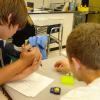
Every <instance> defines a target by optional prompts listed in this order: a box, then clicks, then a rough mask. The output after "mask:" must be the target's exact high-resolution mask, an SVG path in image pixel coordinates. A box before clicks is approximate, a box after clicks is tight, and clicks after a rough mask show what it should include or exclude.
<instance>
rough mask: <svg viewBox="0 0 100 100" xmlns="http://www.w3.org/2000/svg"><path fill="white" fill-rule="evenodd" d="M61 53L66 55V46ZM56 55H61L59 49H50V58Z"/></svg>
mask: <svg viewBox="0 0 100 100" xmlns="http://www.w3.org/2000/svg"><path fill="white" fill-rule="evenodd" d="M61 55H62V56H66V49H65V48H64V49H62V51H61ZM56 56H59V50H54V51H50V52H49V55H48V58H52V57H56Z"/></svg>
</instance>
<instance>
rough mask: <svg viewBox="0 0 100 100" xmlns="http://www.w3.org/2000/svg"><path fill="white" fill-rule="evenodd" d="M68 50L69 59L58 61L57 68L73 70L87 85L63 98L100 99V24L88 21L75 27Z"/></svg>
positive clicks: (66, 70)
mask: <svg viewBox="0 0 100 100" xmlns="http://www.w3.org/2000/svg"><path fill="white" fill-rule="evenodd" d="M66 51H67V54H68V59H65V60H64V59H63V60H60V61H58V62H56V64H55V69H56V70H57V71H60V72H64V73H65V72H68V71H70V70H71V71H72V72H73V73H74V75H75V77H76V78H77V79H78V80H81V81H84V82H86V83H87V86H84V87H79V88H76V89H73V90H71V91H69V92H68V93H67V94H66V95H64V96H62V98H61V100H100V24H93V23H86V24H82V25H80V26H78V27H77V28H76V29H74V30H73V31H72V33H71V34H70V35H69V37H68V39H67V44H66ZM68 61H69V62H68Z"/></svg>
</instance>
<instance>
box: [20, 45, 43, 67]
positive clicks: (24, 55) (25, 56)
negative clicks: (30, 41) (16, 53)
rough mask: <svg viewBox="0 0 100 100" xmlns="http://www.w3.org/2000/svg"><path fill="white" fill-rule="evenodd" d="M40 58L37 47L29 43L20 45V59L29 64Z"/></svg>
mask: <svg viewBox="0 0 100 100" xmlns="http://www.w3.org/2000/svg"><path fill="white" fill-rule="evenodd" d="M40 58H41V53H40V50H39V49H38V48H37V47H34V48H33V47H31V46H30V45H27V46H24V47H22V50H21V54H20V59H21V60H23V61H24V62H25V64H27V66H30V65H31V64H32V63H33V60H34V59H35V60H37V61H39V59H40Z"/></svg>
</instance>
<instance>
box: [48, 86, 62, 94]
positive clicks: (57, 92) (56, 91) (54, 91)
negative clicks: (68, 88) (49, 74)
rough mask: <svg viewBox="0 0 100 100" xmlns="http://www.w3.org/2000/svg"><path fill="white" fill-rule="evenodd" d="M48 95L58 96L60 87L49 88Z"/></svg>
mask: <svg viewBox="0 0 100 100" xmlns="http://www.w3.org/2000/svg"><path fill="white" fill-rule="evenodd" d="M50 93H53V94H56V95H60V93H61V88H60V87H51V88H50Z"/></svg>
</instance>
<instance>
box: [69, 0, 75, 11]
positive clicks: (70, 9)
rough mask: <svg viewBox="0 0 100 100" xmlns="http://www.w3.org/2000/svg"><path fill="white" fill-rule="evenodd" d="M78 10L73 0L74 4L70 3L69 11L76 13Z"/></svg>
mask: <svg viewBox="0 0 100 100" xmlns="http://www.w3.org/2000/svg"><path fill="white" fill-rule="evenodd" d="M75 10H76V2H75V0H72V2H69V11H75Z"/></svg>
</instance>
